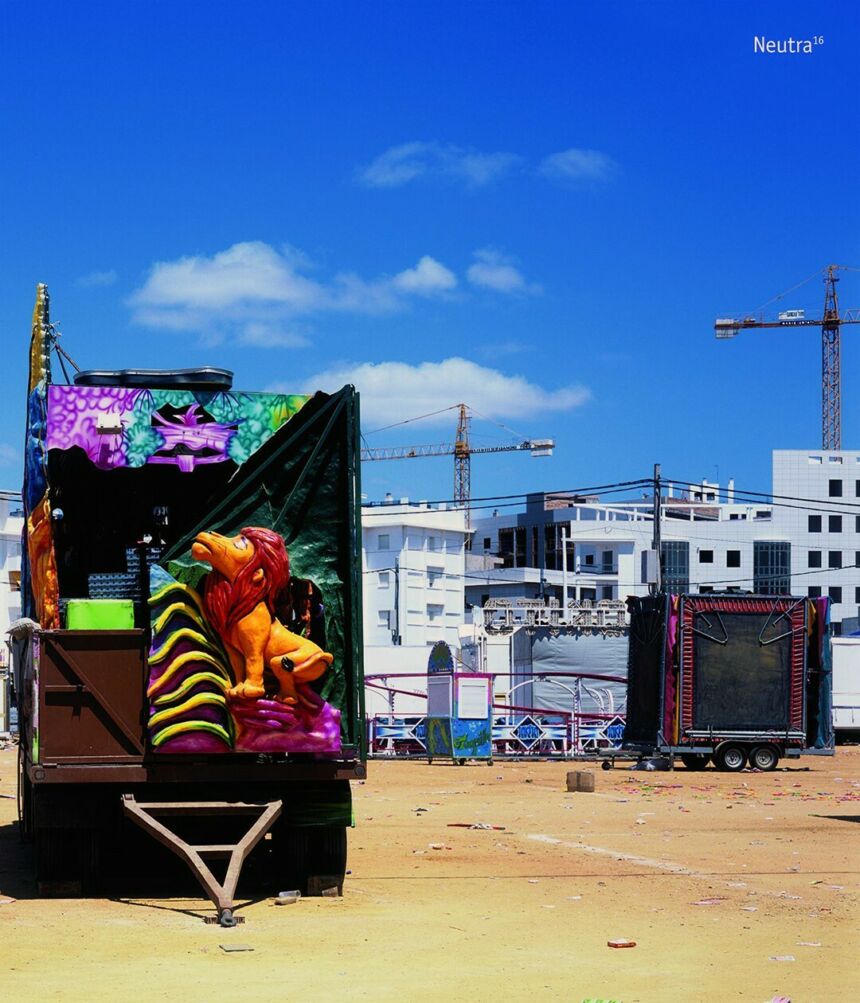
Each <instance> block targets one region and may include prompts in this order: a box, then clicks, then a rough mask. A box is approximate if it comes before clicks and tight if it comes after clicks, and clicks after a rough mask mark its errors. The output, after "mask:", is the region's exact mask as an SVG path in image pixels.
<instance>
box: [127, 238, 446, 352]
mask: <svg viewBox="0 0 860 1003" xmlns="http://www.w3.org/2000/svg"><path fill="white" fill-rule="evenodd" d="M310 268H311V265H310V263H309V261H308V259H307V258H306V257H305V256H304V255H302V254H301V252H299V251H297V250H296V249H295V248H292V247H285V248H283V249H281V250H280V251H278V250H276V249H275V248H273V247H271V246H270V245H269V244H265V243H263V242H262V241H246V242H243V243H239V244H233V246H232V247H228V248H227V249H226V250H225V251H219V252H218V253H217V254H214V255H212V256H211V257H207V256H205V255H195V256H189V257H183V258H178V259H176V260H174V261H160V262H156V264H154V265H153V266H152V268H151V269H150V271H149V275H148V276H147V279H146V281H145V282H144V284H143V285H142V286H141V287H140V288H139V289H138V290H137V291H136V292H135V293H134V294H133V295H132V296H131V298H130V299H129V304H130V305H131V307H132V308H133V311H134V313H133V320H134V321H135V322H136V323H139V324H142V325H145V326H148V327H155V328H164V329H166V330H170V331H196V332H200V333H201V334H202V335H203V336H204V337H205V338H206V339H207V340H208V341H210V342H217V341H221V340H223V339H224V338H225V337H234V338H236V339H237V340H238V341H239V342H240V343H242V344H246V345H254V346H257V347H301V346H302V345H305V344H307V343H308V341H307V339H306V338H305V337H304V336H303V335H302V334H301V333H298V332H297V331H296V328H295V323H294V322H295V319H296V318H298V317H307V316H310V315H312V314H315V313H321V312H325V311H349V312H354V313H364V314H378V313H388V312H392V311H395V310H398V309H402V308H403V307H404V306H405V305H406V304H407V303H408V302H409V299H410V298H411V297H415V296H421V297H428V296H436V295H442V294H445V293H448V292H450V291H451V290H453V289H454V288H455V287H456V285H457V279H456V276H455V275H454V273H453V272H451V271H450V270H449V269H448V268H446V267H445V265H443V264H442V263H441V262H439V261H437V260H436V259H435V258H432V257H430V256H429V255H424V256H423V257H422V258H421V259H420V260H419V261H418V263H417V264H416V265H415V266H414V267H412V268H407V269H405V270H403V271H401V272H398V273H396V274H394V275H383V276H380V277H378V278H375V279H370V280H368V279H364V278H362V277H361V276H359V275H356V274H355V273H353V272H343V273H340V274H338V275H335V276H334V277H333V278H332V279H331V280H330V281H327V282H326V281H321V280H318V279H316V278H311V277H310V276H309V275H307V274H305V273H306V272H308V271H310Z"/></svg>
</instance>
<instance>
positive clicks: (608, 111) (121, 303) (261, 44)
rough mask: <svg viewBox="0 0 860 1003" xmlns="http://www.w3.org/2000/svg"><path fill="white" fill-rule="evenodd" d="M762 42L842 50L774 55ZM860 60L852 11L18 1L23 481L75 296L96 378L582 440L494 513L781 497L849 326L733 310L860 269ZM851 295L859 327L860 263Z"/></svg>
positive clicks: (7, 147) (16, 416) (14, 118)
mask: <svg viewBox="0 0 860 1003" xmlns="http://www.w3.org/2000/svg"><path fill="white" fill-rule="evenodd" d="M755 35H765V36H767V37H768V38H772V39H784V38H787V37H789V36H792V37H794V38H800V39H805V38H811V37H813V36H815V35H822V36H824V43H823V44H822V45H821V46H818V47H816V49H815V51H814V52H813V53H812V54H809V55H804V54H798V55H789V54H786V55H777V54H773V55H767V54H761V53H758V54H757V53H754V51H753V37H754V36H755ZM858 43H860V22H858V19H857V17H856V13H855V11H854V7H853V5H852V4H849V3H847V2H844V3H834V2H816V3H811V2H810V3H785V2H781V3H726V2H722V3H715V2H714V3H696V4H690V3H675V2H663V3H648V4H646V3H633V2H626V3H618V2H616V3H612V2H609V3H601V4H584V3H560V2H559V3H539V2H534V0H532V2H529V3H525V2H522V3H500V2H495V3H482V2H472V3H462V2H460V3H445V2H439V0H435V2H432V3H422V2H417V0H416V2H410V3H402V2H400V3H382V2H378V3H367V4H354V3H325V2H320V3H302V4H297V3H295V4H283V3H272V4H267V3H254V2H249V3H244V4H235V3H229V4H228V3H219V2H207V3H205V4H204V3H188V2H182V0H176V2H173V3H169V4H168V3H127V4H123V5H116V4H108V3H96V2H88V3H82V4H76V5H70V4H60V3H51V2H46V3H40V4H38V5H34V4H31V3H18V2H15V0H12V2H10V0H6V2H4V3H3V4H0V45H2V55H3V58H2V59H0V85H2V93H3V95H4V98H3V102H2V107H0V150H2V155H0V234H2V238H3V239H2V252H0V253H2V262H3V264H2V268H1V269H0V331H2V338H3V346H4V353H3V358H4V370H3V371H4V377H5V378H4V390H5V392H4V393H3V394H2V395H0V464H2V465H0V482H2V485H3V486H9V487H16V486H17V485H18V484H19V483H20V479H21V475H20V467H21V449H20V444H21V440H22V436H23V414H24V380H25V367H26V346H27V339H28V328H29V318H30V313H31V310H32V302H33V296H34V291H35V285H36V283H37V282H39V281H44V282H47V283H48V285H49V288H50V291H51V296H52V316H53V319H54V320H56V321H59V322H60V324H61V329H62V331H63V337H64V344H65V347H66V349H67V350H68V351H69V352H70V353H71V355H72V356H73V357H74V358H75V359H76V360H77V361H78V363H79V364H80V365H81V366H82V367H83V368H111V367H124V366H140V367H147V366H149V367H187V366H195V365H204V364H209V365H221V366H226V367H228V368H231V369H234V370H235V372H236V385H237V386H239V387H242V388H249V389H263V388H270V387H275V386H277V387H282V388H285V389H289V390H291V391H305V390H308V389H310V388H313V387H317V386H320V387H323V388H325V389H334V384H335V383H337V382H338V381H339V382H340V383H342V382H344V381H345V380H346V379H353V380H355V381H356V382H357V384H358V386H359V389H360V390H362V392H363V406H364V410H365V413H366V421H365V423H364V425H365V429H366V430H368V431H370V430H371V429H375V428H378V427H379V426H383V425H388V424H390V423H392V422H394V421H397V420H401V419H405V418H410V417H414V416H415V415H418V414H422V413H424V412H426V411H431V410H437V409H441V408H444V407H446V406H448V405H450V404H455V403H457V402H458V401H460V400H465V401H466V402H467V403H470V404H471V405H472V406H473V407H474V408H475V409H476V411H478V412H479V413H481V414H483V415H487V416H488V417H489V418H491V419H494V420H495V421H497V422H501V423H502V424H504V425H506V426H508V427H509V428H512V429H513V430H515V431H516V432H517V433H518V434H520V435H521V436H523V437H529V436H536V437H537V436H553V437H555V438H556V440H557V442H558V446H557V449H556V453H555V456H554V457H553V458H552V459H549V460H531V459H529V458H528V457H527V456H523V455H517V454H500V455H498V456H494V457H484V458H482V457H477V458H475V460H474V461H473V469H472V487H473V494H474V495H476V496H478V495H481V496H485V495H492V494H496V493H504V494H508V493H511V492H513V491H525V490H535V489H539V488H547V489H562V488H568V487H576V486H584V485H589V484H595V483H603V482H608V481H616V480H627V479H631V478H635V477H640V476H644V475H646V474H648V473H649V471H650V469H651V465H652V464H653V463H654V462H655V461H659V462H661V463H662V465H663V470H664V473H666V474H668V475H669V476H674V477H678V478H689V479H696V478H701V477H708V478H713V477H714V476H715V475H716V474H717V471H719V474H720V476H721V478H722V479H725V478H726V477H728V476H734V477H735V479H736V481H737V483H738V484H739V485H741V486H743V487H746V488H749V489H758V490H762V489H764V490H767V488H768V487H769V484H770V451H771V449H773V448H807V447H809V448H815V447H817V446H819V444H820V348H819V342H820V339H819V335H818V332H817V331H816V330H815V329H807V330H800V331H797V332H788V333H783V332H775V333H774V332H758V333H753V332H751V333H746V334H744V335H742V336H740V337H738V338H736V339H734V340H733V341H730V342H722V343H721V342H718V341H716V340H715V339H714V337H713V320H714V317H715V316H717V315H723V314H726V313H732V312H735V311H737V312H741V311H748V310H752V309H754V308H756V307H758V306H759V305H760V304H762V303H764V302H765V301H766V300H768V299H770V298H771V297H772V296H774V295H776V294H778V293H780V292H782V291H783V290H785V289H787V288H789V287H790V286H791V285H793V284H794V283H795V282H797V281H798V280H800V279H802V278H804V277H806V276H808V275H810V274H811V273H813V272H814V271H815V270H816V269H818V268H820V267H822V266H824V265H826V264H828V263H829V262H838V263H841V264H847V265H854V266H860V226H858V224H860V198H858V194H857V178H858V177H860V163H858V161H860V141H858V139H857V134H856V128H855V123H856V117H857V111H856V94H857V93H858V79H857V70H856V52H857V49H858ZM852 53H853V55H852ZM840 293H841V301H842V304H843V305H844V306H846V307H850V306H860V273H850V272H849V273H845V275H844V278H843V281H842V282H841V286H840ZM822 296H823V290H822V286H821V283H820V281H819V280H818V279H815V280H814V281H812V282H810V283H808V284H807V285H806V286H804V287H803V288H802V289H800V290H798V292H797V293H796V294H794V295H792V296H790V297H788V298H787V299H785V300H782V301H780V302H779V304H775V305H774V307H773V309H777V308H788V307H805V308H807V309H808V310H809V311H811V312H813V313H814V314H815V315H818V314H817V312H818V311H819V310H820V308H821V300H822ZM855 330H856V331H857V333H856V334H855V333H854V332H855ZM858 338H860V329H852V328H846V329H845V332H844V348H843V373H844V387H843V398H844V400H843V445H844V446H845V448H860V434H858V419H860V387H858V386H856V382H855V381H854V379H853V375H854V374H855V373H856V372H857V371H858V360H860V346H858ZM454 424H455V423H454V417H453V414H452V413H451V412H448V413H446V414H444V415H441V416H438V417H437V418H436V419H435V423H434V422H432V421H431V422H422V423H415V424H411V425H407V426H405V427H404V428H403V429H392V430H390V431H388V432H385V433H378V434H375V435H368V438H367V441H368V444H371V445H393V444H398V443H424V442H442V441H446V440H450V439H451V438H452V437H453V432H454ZM474 439H475V444H476V445H482V444H490V443H501V442H504V441H511V436H510V435H509V434H508V433H506V432H505V431H503V430H501V429H499V428H498V427H497V426H496V425H494V424H492V423H490V422H482V421H476V423H475V426H474ZM452 469H453V462H452V460H451V459H450V458H440V459H435V460H412V461H403V462H397V463H377V464H367V465H365V469H364V490H365V492H366V493H367V494H368V495H369V496H370V497H371V498H379V497H381V496H382V495H383V493H384V492H385V491H386V490H391V491H393V492H394V494H395V495H398V496H400V495H409V496H411V497H413V498H417V497H422V498H427V497H429V498H445V497H449V496H450V495H451V490H452Z"/></svg>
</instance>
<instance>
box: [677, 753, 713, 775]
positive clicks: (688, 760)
mask: <svg viewBox="0 0 860 1003" xmlns="http://www.w3.org/2000/svg"><path fill="white" fill-rule="evenodd" d="M710 761H711V757H710V756H709V755H708V754H707V753H706V752H682V753H681V762H682V763H683V764H684V767H685V769H688V770H695V771H698V770H704V769H706V768H707V765H708V763H710Z"/></svg>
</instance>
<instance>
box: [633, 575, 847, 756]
mask: <svg viewBox="0 0 860 1003" xmlns="http://www.w3.org/2000/svg"><path fill="white" fill-rule="evenodd" d="M829 602H830V601H829V600H828V599H815V600H810V599H805V598H793V597H789V596H761V595H735V594H730V595H716V594H707V595H680V596H672V595H667V594H662V595H656V596H648V597H645V598H635V599H631V600H629V603H630V613H631V618H630V653H629V662H628V690H627V722H626V726H625V730H624V741H623V748H625V749H626V750H628V751H631V752H634V753H637V754H638V755H640V756H646V755H653V754H655V753H656V754H663V755H668V756H670V757H674V756H679V757H680V759H681V761H682V762H683V763H684V765H685V766H687V767H688V768H689V769H704V768H705V767H706V766H707V765H708V763H709V762H710V761H711V760H713V762H714V764H715V765H716V766H717V768H718V769H721V770H728V771H739V770H743V769H744V767H745V766H747V764H749V766H750V767H751V768H755V769H759V770H772V769H774V768H775V767H776V765H777V763H778V762H779V760H780V759H781V758H783V757H789V758H792V757H796V756H800V755H801V754H804V753H805V754H809V753H813V754H816V753H817V754H821V755H827V754H832V751H833V727H832V721H831V705H832V685H831V683H832V680H831V666H830V623H829V618H830V606H829Z"/></svg>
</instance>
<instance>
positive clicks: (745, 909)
mask: <svg viewBox="0 0 860 1003" xmlns="http://www.w3.org/2000/svg"><path fill="white" fill-rule="evenodd" d="M741 910H742V911H743V912H758V906H755V905H744V906H741Z"/></svg>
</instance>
